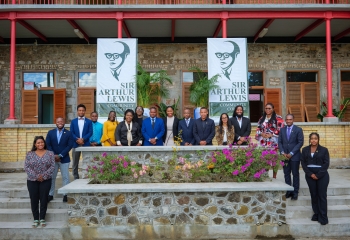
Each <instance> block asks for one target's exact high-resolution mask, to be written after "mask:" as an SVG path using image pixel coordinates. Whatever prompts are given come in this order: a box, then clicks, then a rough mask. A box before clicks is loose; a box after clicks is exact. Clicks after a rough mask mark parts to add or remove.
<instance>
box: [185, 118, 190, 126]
mask: <svg viewBox="0 0 350 240" xmlns="http://www.w3.org/2000/svg"><path fill="white" fill-rule="evenodd" d="M189 121H190V120H188V119H186V125H187V127H188V124H189Z"/></svg>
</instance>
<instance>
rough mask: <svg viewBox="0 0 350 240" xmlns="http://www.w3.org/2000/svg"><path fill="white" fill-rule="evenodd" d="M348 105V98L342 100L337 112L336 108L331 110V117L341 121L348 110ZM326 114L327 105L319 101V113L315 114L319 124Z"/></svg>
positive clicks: (349, 103) (349, 99) (349, 100)
mask: <svg viewBox="0 0 350 240" xmlns="http://www.w3.org/2000/svg"><path fill="white" fill-rule="evenodd" d="M349 105H350V98H343V99H342V101H341V103H340V106H339V110H337V109H336V108H333V111H332V113H333V115H334V116H335V117H337V118H339V119H343V118H344V114H345V112H346V110H347V108H348V106H349ZM327 113H328V109H327V103H326V102H324V101H321V113H318V114H317V118H318V119H320V120H321V122H323V118H324V117H325V116H326V115H327Z"/></svg>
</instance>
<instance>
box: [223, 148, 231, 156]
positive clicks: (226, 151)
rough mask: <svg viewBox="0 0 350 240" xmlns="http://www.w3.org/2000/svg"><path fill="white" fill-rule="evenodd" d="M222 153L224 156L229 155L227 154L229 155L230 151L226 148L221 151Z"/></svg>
mask: <svg viewBox="0 0 350 240" xmlns="http://www.w3.org/2000/svg"><path fill="white" fill-rule="evenodd" d="M222 153H223V154H224V155H229V154H230V150H228V149H227V148H225V149H222Z"/></svg>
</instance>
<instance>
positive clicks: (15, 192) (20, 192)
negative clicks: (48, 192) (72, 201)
mask: <svg viewBox="0 0 350 240" xmlns="http://www.w3.org/2000/svg"><path fill="white" fill-rule="evenodd" d="M0 198H28V199H29V192H28V189H27V188H22V189H6V188H5V189H4V188H2V189H1V190H0ZM54 198H63V195H62V194H58V193H57V189H56V191H55V195H54Z"/></svg>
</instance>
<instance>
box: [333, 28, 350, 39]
mask: <svg viewBox="0 0 350 240" xmlns="http://www.w3.org/2000/svg"><path fill="white" fill-rule="evenodd" d="M349 33H350V28H348V29H346V30H344V31H342V32H341V33H339V34H338V35H336V36H335V37H334V38H333V41H337V40H339V39H341V38H342V37H345V36H346V35H348V34H349Z"/></svg>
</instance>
